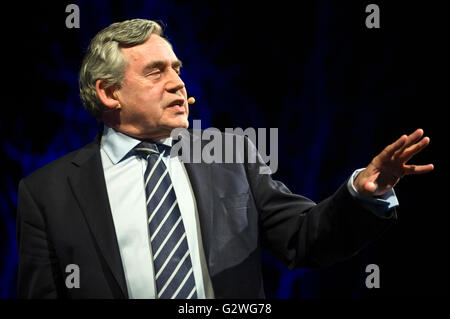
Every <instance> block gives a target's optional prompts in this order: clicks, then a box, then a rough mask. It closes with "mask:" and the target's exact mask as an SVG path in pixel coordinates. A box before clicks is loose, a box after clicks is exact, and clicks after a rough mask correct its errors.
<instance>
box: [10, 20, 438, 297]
mask: <svg viewBox="0 0 450 319" xmlns="http://www.w3.org/2000/svg"><path fill="white" fill-rule="evenodd" d="M180 68H181V62H180V61H179V60H178V58H177V57H176V55H175V53H174V52H173V50H172V47H171V45H170V44H169V43H168V41H167V40H166V39H164V38H163V37H162V32H161V28H160V26H159V25H158V24H156V23H155V22H153V21H149V20H142V19H135V20H129V21H124V22H121V23H115V24H112V25H111V26H109V27H107V28H106V29H104V30H102V31H101V32H99V33H98V34H97V35H96V36H95V38H94V39H93V40H92V42H91V44H90V46H89V48H88V52H87V54H86V56H85V59H84V61H83V64H82V67H81V72H80V94H81V98H82V100H83V102H84V105H85V107H86V109H87V110H88V111H89V112H90V113H91V114H92V115H93V116H95V117H96V118H97V119H98V120H99V121H100V122H102V123H103V124H104V129H103V131H102V132H100V134H99V135H98V136H97V138H96V139H95V141H94V142H92V143H90V144H89V145H87V146H85V147H83V148H82V149H80V150H77V151H75V152H72V153H70V154H68V155H66V156H64V157H62V158H60V159H58V160H56V161H54V162H52V163H50V164H49V165H47V166H45V167H43V168H41V169H39V170H38V171H36V172H34V173H33V174H31V175H30V176H28V177H27V178H25V179H23V180H22V181H21V182H20V185H19V205H18V217H17V227H18V243H19V282H18V291H19V296H20V297H23V298H262V297H264V291H263V284H262V274H261V261H260V253H261V249H265V250H267V251H269V252H270V253H272V254H273V255H274V256H276V257H278V258H279V259H280V260H281V261H282V262H283V263H285V264H286V265H287V266H288V267H289V268H291V269H293V268H296V267H312V266H327V265H330V264H332V263H335V262H337V261H340V260H343V259H345V258H348V257H350V256H352V255H354V254H355V253H357V252H358V251H359V250H360V249H362V248H363V247H364V246H365V245H366V244H367V243H368V242H370V241H371V240H373V239H375V238H376V237H378V236H379V235H380V234H381V233H382V232H383V231H384V230H386V229H387V228H388V227H389V225H390V224H391V223H392V221H393V220H395V219H396V211H395V207H396V206H397V205H398V202H397V199H396V197H395V194H394V192H393V187H394V185H395V184H396V183H397V182H398V181H399V180H400V178H401V177H403V176H404V175H406V174H420V173H427V172H430V171H431V170H433V165H432V164H429V165H424V166H415V165H406V164H405V163H406V162H407V161H408V160H409V159H410V158H411V157H412V156H414V155H415V154H417V153H418V152H420V151H421V150H422V149H423V148H424V147H426V146H427V145H428V144H429V141H430V140H429V138H428V137H424V138H422V136H423V131H422V130H421V129H418V130H416V131H415V132H414V133H412V134H411V135H409V136H406V135H403V136H402V137H400V138H399V139H398V140H397V141H396V142H394V143H393V144H391V145H389V146H387V147H386V148H385V149H384V150H383V151H382V152H381V153H380V154H379V155H378V156H376V157H375V158H374V159H373V160H372V161H371V163H370V164H369V165H368V166H367V167H366V168H365V169H363V170H357V171H355V173H354V174H352V176H351V177H350V178H349V179H348V180H347V181H346V182H345V183H344V184H343V185H342V186H341V187H340V188H339V189H338V190H337V192H336V193H335V194H334V195H333V196H331V197H329V198H327V199H326V200H324V201H322V202H320V203H319V204H317V205H316V204H315V203H313V202H312V201H310V200H308V199H307V198H305V197H302V196H299V195H295V194H292V193H291V192H290V191H289V190H288V189H287V188H286V187H285V186H284V185H283V184H282V183H280V182H277V181H274V180H272V178H271V176H270V175H269V174H261V173H260V172H261V171H260V168H262V167H264V164H263V163H262V161H261V160H260V158H258V161H257V162H256V163H251V162H245V163H232V164H218V163H212V164H207V163H187V162H186V163H182V162H181V161H180V159H179V158H177V157H168V156H167V154H168V153H169V152H170V147H171V145H172V139H171V138H170V134H171V132H172V130H173V129H175V128H187V127H188V120H187V119H188V113H189V109H188V103H187V92H186V88H185V85H184V83H183V81H182V80H181V78H180ZM235 138H236V139H238V138H239V137H235ZM421 138H422V139H421ZM244 142H245V153H246V154H247V153H249V152H251V150H252V149H253V148H254V146H253V145H252V144H251V143H250V142H249V141H248V140H247V139H245V140H244ZM74 267H75V268H74ZM67 269H78V271H79V272H77V274H79V281H78V283H77V284H75V285H74V284H73V283H71V282H70V280H69V279H70V278H68V272H66V271H67ZM74 286H75V287H74Z"/></svg>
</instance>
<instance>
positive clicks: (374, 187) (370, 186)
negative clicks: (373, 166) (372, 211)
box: [364, 181, 378, 193]
mask: <svg viewBox="0 0 450 319" xmlns="http://www.w3.org/2000/svg"><path fill="white" fill-rule="evenodd" d="M377 187H378V186H377V184H375V183H374V182H370V181H369V182H367V183H365V184H364V189H365V190H366V191H367V192H369V193H375V191H376V190H377Z"/></svg>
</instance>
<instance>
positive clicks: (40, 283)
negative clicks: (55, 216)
mask: <svg viewBox="0 0 450 319" xmlns="http://www.w3.org/2000/svg"><path fill="white" fill-rule="evenodd" d="M43 209H44V208H43V207H40V206H39V205H38V203H37V202H36V200H35V199H34V198H33V196H32V194H31V192H30V190H29V188H28V187H27V185H26V182H25V180H21V181H20V183H19V192H18V207H17V242H18V245H17V246H18V255H19V268H18V297H19V298H60V297H62V296H61V294H62V291H63V289H61V287H58V284H57V283H58V282H59V283H61V282H62V274H61V271H60V269H59V265H58V262H57V258H56V254H55V250H54V248H53V246H52V243H51V240H50V238H49V237H48V234H47V232H46V222H45V218H44V215H43Z"/></svg>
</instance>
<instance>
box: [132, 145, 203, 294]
mask: <svg viewBox="0 0 450 319" xmlns="http://www.w3.org/2000/svg"><path fill="white" fill-rule="evenodd" d="M135 150H136V151H138V153H139V154H141V155H142V156H143V157H144V158H146V159H147V161H148V165H147V169H146V170H145V174H144V181H145V195H146V200H147V222H148V229H149V235H150V242H151V248H152V252H153V264H154V268H155V280H156V290H157V298H159V299H190V298H192V299H196V298H197V290H196V287H195V279H194V273H193V269H192V262H191V256H190V254H189V248H188V243H187V238H186V232H185V230H184V225H183V220H182V218H181V213H180V209H179V207H178V203H177V197H176V195H175V191H174V188H173V185H172V180H171V179H170V175H169V172H168V170H167V167H166V165H165V164H164V162H163V160H162V157H163V156H168V155H169V153H170V147H168V146H166V145H162V144H158V145H156V144H152V143H147V142H142V143H140V144H139V145H138V146H136V147H135Z"/></svg>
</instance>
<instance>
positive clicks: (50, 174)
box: [21, 142, 99, 187]
mask: <svg viewBox="0 0 450 319" xmlns="http://www.w3.org/2000/svg"><path fill="white" fill-rule="evenodd" d="M95 147H97V150H99V147H98V144H96V143H95V142H91V143H89V144H87V145H85V146H84V147H82V148H79V149H77V150H75V151H72V152H70V153H68V154H66V155H64V156H62V157H60V158H57V159H55V160H53V161H52V162H50V163H48V164H46V165H44V166H43V167H41V168H39V169H37V170H35V171H33V172H32V173H31V174H30V175H28V176H27V177H24V178H23V179H22V180H21V182H24V183H25V184H27V185H30V186H34V185H36V186H38V187H39V185H41V186H42V185H45V184H48V183H49V182H51V181H52V180H59V179H61V178H64V177H65V176H67V172H68V170H69V168H70V167H71V166H72V165H74V164H75V165H76V163H77V160H78V159H79V158H80V156H82V155H85V154H86V153H91V154H92V153H93V152H92V151H93V150H95Z"/></svg>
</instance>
